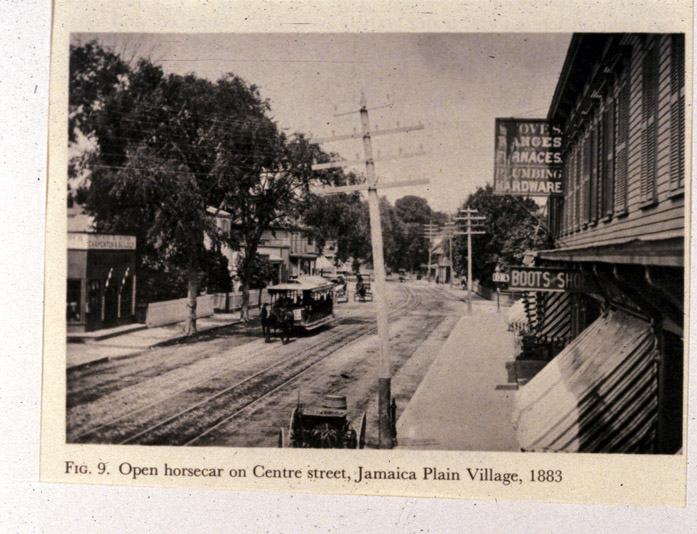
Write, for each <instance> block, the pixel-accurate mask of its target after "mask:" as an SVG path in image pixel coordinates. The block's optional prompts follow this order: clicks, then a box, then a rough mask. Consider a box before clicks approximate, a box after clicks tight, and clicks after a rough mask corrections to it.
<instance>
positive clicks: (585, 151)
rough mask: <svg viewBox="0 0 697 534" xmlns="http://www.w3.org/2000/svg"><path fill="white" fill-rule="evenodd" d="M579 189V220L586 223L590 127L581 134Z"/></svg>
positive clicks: (589, 191) (589, 187)
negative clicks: (581, 192) (580, 204)
mask: <svg viewBox="0 0 697 534" xmlns="http://www.w3.org/2000/svg"><path fill="white" fill-rule="evenodd" d="M581 157H582V163H581V190H582V191H583V196H582V198H581V203H582V206H581V222H582V223H583V224H588V223H589V222H590V219H591V133H590V127H589V128H588V129H587V130H586V133H585V135H584V136H583V145H582V147H581Z"/></svg>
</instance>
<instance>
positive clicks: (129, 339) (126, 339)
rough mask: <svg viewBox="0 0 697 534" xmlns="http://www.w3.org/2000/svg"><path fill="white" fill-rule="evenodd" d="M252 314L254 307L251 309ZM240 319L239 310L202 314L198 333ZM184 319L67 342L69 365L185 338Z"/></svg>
mask: <svg viewBox="0 0 697 534" xmlns="http://www.w3.org/2000/svg"><path fill="white" fill-rule="evenodd" d="M250 315H251V310H250ZM238 322H240V314H239V312H235V313H216V314H215V315H212V316H211V317H202V318H201V319H198V320H197V321H196V330H197V332H198V333H201V332H207V331H211V330H215V329H217V328H223V327H225V326H229V325H232V324H235V323H238ZM184 324H185V323H184V322H181V323H175V324H171V325H166V326H158V327H156V328H146V329H139V330H132V331H129V332H126V333H124V334H121V335H119V336H115V337H109V338H106V339H101V340H95V341H88V342H86V343H68V344H67V347H66V366H67V368H71V367H75V366H80V365H87V364H90V363H97V362H101V361H106V360H109V359H113V358H119V357H122V356H129V355H132V354H137V353H139V352H143V351H145V350H147V349H149V348H151V347H156V346H159V345H165V344H168V343H174V342H176V341H178V340H180V339H184V338H185V337H186V336H185V335H184Z"/></svg>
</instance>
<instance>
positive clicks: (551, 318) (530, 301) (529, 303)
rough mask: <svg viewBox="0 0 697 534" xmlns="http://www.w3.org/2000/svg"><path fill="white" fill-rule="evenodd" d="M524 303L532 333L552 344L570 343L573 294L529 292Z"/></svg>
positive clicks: (523, 300) (524, 296)
mask: <svg viewBox="0 0 697 534" xmlns="http://www.w3.org/2000/svg"><path fill="white" fill-rule="evenodd" d="M522 302H523V303H524V307H525V314H526V317H527V320H528V324H529V330H530V333H532V334H533V335H535V337H537V338H538V339H541V340H544V341H550V342H556V341H568V340H569V339H570V336H571V294H570V293H563V292H555V293H545V292H543V291H538V292H535V291H527V292H526V293H525V294H524V295H523V299H522Z"/></svg>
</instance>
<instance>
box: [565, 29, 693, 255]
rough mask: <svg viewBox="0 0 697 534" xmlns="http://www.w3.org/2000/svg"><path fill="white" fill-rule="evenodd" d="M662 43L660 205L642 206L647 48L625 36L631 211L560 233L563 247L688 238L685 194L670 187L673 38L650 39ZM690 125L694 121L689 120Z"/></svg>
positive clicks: (660, 75) (628, 191)
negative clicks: (628, 62) (628, 58)
mask: <svg viewBox="0 0 697 534" xmlns="http://www.w3.org/2000/svg"><path fill="white" fill-rule="evenodd" d="M648 38H649V39H658V40H659V58H660V59H659V68H658V72H659V84H658V85H659V94H658V118H657V121H658V123H657V126H658V128H657V135H658V142H657V168H656V191H657V200H658V201H657V202H656V203H655V204H652V205H650V206H644V207H642V202H641V198H640V191H641V165H642V158H641V129H642V64H643V58H644V44H643V43H642V41H641V38H640V37H639V36H636V35H629V36H627V37H625V40H624V42H623V43H622V44H625V45H629V46H631V50H632V51H631V67H630V68H631V70H630V84H631V87H630V91H631V97H630V115H629V153H628V156H629V158H628V179H627V182H628V183H627V188H628V189H627V207H628V211H627V214H626V215H623V216H614V215H613V216H612V217H611V218H609V219H608V220H603V219H602V218H601V219H600V220H599V221H598V222H597V223H595V224H592V225H590V226H587V227H586V228H583V227H581V228H580V229H578V230H576V231H573V232H568V233H565V234H563V235H561V237H560V240H559V242H558V246H559V247H560V248H566V247H581V246H602V245H610V244H616V243H620V242H624V241H627V240H631V239H635V238H636V239H639V238H642V239H668V238H674V237H682V236H684V226H685V214H684V195H676V194H675V191H672V190H671V187H670V89H671V86H670V62H671V48H670V37H669V36H667V35H665V36H650V37H648ZM686 123H690V121H686Z"/></svg>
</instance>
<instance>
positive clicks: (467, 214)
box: [455, 208, 486, 315]
mask: <svg viewBox="0 0 697 534" xmlns="http://www.w3.org/2000/svg"><path fill="white" fill-rule="evenodd" d="M477 213H478V212H477V210H473V209H469V208H468V209H461V210H460V215H462V216H460V217H455V220H456V221H465V223H466V227H465V231H464V232H457V234H456V235H466V236H467V313H469V314H470V315H472V236H473V235H477V234H485V233H486V232H484V231H483V230H476V229H473V228H472V222H473V221H483V220H486V217H480V216H478V215H477ZM463 214H464V215H463Z"/></svg>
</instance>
